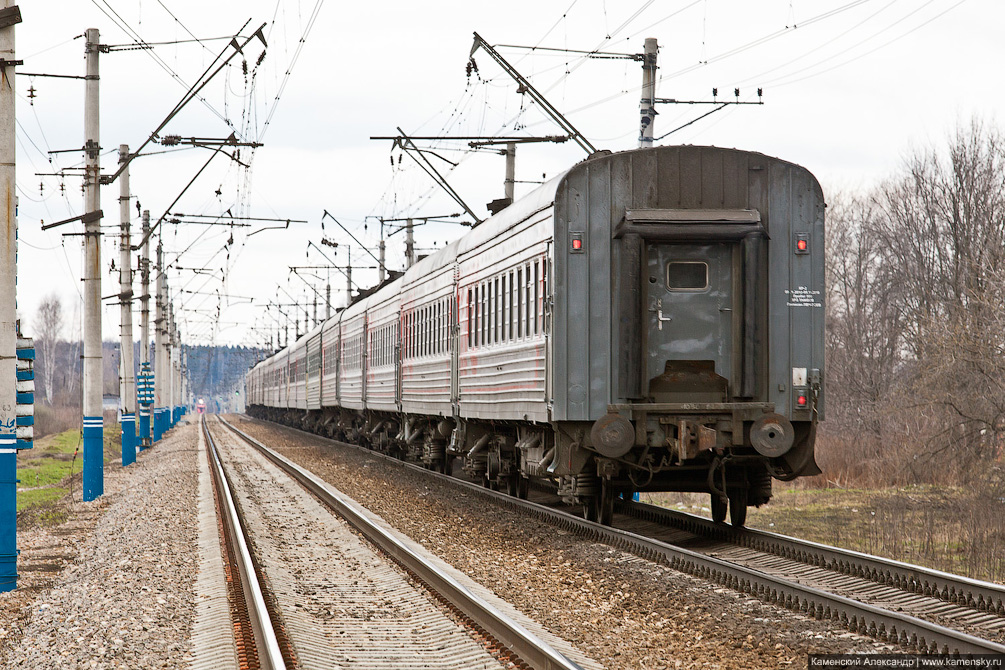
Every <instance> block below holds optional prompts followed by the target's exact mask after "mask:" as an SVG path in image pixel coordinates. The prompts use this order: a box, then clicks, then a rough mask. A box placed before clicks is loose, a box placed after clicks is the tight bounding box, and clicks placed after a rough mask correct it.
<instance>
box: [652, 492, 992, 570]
mask: <svg viewBox="0 0 1005 670" xmlns="http://www.w3.org/2000/svg"><path fill="white" fill-rule="evenodd" d="M647 499H648V500H649V501H651V502H654V503H657V504H661V505H665V506H668V507H672V508H677V509H682V510H685V511H690V512H693V513H695V514H701V515H703V516H709V511H708V496H707V495H697V494H680V493H666V494H642V500H643V502H646V501H647ZM747 525H748V526H750V527H751V528H760V529H763V530H769V531H772V532H776V533H782V534H784V535H791V536H793V537H799V538H802V539H807V540H812V541H815V542H821V543H824V544H831V545H835V546H839V547H845V548H848V549H854V550H856V551H862V552H865V553H869V554H876V555H879V556H885V557H888V558H892V559H895V560H899V561H905V562H908V563H915V564H918V565H924V566H927V567H931V568H935V569H938V570H944V571H946V572H952V573H955V574H960V575H965V576H967V577H972V578H974V579H983V580H987V581H994V582H999V583H1005V551H1003V547H1005V490H1003V489H1002V488H1001V487H994V486H987V487H981V488H976V487H966V488H964V487H950V486H903V487H886V488H878V489H861V488H860V489H844V488H837V487H834V486H831V487H830V488H816V489H814V488H807V487H805V486H801V485H799V486H797V485H792V484H782V483H780V482H775V497H774V498H772V500H771V502H770V503H768V504H767V505H765V506H763V507H761V508H760V509H753V508H752V509H751V510H750V512H749V514H748V518H747Z"/></svg>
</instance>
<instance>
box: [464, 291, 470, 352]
mask: <svg viewBox="0 0 1005 670" xmlns="http://www.w3.org/2000/svg"><path fill="white" fill-rule="evenodd" d="M464 304H465V305H466V306H467V307H466V308H465V317H464V318H465V319H466V320H467V324H466V327H467V329H468V349H470V348H471V289H468V301H467V302H466V303H464Z"/></svg>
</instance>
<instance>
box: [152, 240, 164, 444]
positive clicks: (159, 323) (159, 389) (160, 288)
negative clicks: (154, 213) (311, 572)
mask: <svg viewBox="0 0 1005 670" xmlns="http://www.w3.org/2000/svg"><path fill="white" fill-rule="evenodd" d="M161 237H162V236H160V235H159V236H158V238H157V268H156V272H157V294H156V297H155V300H154V417H153V419H154V442H159V441H160V439H161V435H162V434H163V432H164V424H163V414H164V402H165V400H166V399H165V397H164V395H165V392H166V390H167V389H166V388H165V384H164V382H165V381H166V379H167V369H166V368H167V366H166V365H165V364H164V329H165V327H166V325H167V320H166V319H165V317H164V302H165V301H164V293H165V292H166V285H165V279H164V269H163V268H164V241H163V239H161Z"/></svg>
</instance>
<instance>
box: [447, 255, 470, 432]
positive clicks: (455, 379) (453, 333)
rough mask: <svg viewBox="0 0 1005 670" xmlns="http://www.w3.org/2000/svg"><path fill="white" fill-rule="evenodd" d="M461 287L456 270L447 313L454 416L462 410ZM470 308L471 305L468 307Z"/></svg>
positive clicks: (451, 401)
mask: <svg viewBox="0 0 1005 670" xmlns="http://www.w3.org/2000/svg"><path fill="white" fill-rule="evenodd" d="M459 290H460V289H458V287H457V272H456V269H455V271H454V290H453V294H452V295H451V297H450V308H449V309H450V313H449V314H448V315H447V316H448V319H449V324H450V405H451V407H452V408H453V414H454V416H457V415H458V414H460V412H461V384H460V375H459V373H458V370H459V367H458V366H459V365H460V360H461V359H460V350H461V326H460V314H459V312H458V309H459V308H460V300H459V299H458V292H459ZM466 308H467V309H470V307H466Z"/></svg>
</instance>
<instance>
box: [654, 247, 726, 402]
mask: <svg viewBox="0 0 1005 670" xmlns="http://www.w3.org/2000/svg"><path fill="white" fill-rule="evenodd" d="M735 247H736V245H734V244H723V243H718V244H650V245H648V252H647V256H648V259H647V261H648V262H647V270H648V272H647V273H646V275H645V277H644V280H643V281H644V282H645V283H646V285H647V293H646V294H645V295H646V305H647V309H648V316H649V318H648V324H649V328H648V331H647V333H646V335H647V346H646V352H647V357H646V370H647V380H648V388H649V396H650V397H652V398H654V399H655V400H656V401H657V402H694V401H695V400H700V401H704V402H725V401H727V400H728V399H729V397H730V395H731V390H730V380H731V379H732V374H733V366H734V360H733V331H734V328H735V326H734V314H736V313H738V312H739V309H738V306H737V304H736V298H737V297H738V296H737V295H736V294H737V293H738V291H736V289H735V286H734V281H733V278H734V277H733V275H734V273H733V267H734V248H735Z"/></svg>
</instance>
